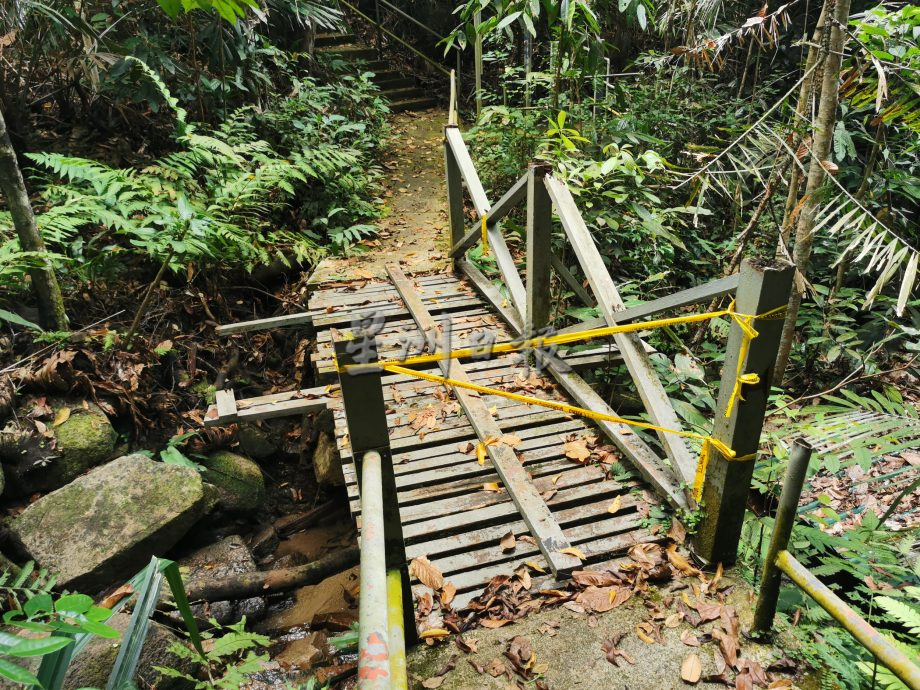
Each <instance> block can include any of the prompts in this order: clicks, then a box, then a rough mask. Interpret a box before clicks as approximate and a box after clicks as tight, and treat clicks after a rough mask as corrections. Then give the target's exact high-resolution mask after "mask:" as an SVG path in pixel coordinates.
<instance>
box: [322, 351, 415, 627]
mask: <svg viewBox="0 0 920 690" xmlns="http://www.w3.org/2000/svg"><path fill="white" fill-rule="evenodd" d="M354 342H356V341H337V342H335V344H334V346H335V359H336V362H337V363H338V365H339V366H349V365H355V364H359V366H357V367H353V368H351V369H349V370H348V371H347V372H345V373H340V374H339V384H340V386H341V389H342V404H343V405H344V407H345V419H346V421H347V423H348V440H349V443H350V444H351V450H352V458H354V462H355V469H356V475H357V476H358V478H359V482H360V479H361V477H362V475H363V473H362V467H361V465H362V461H363V460H362V459H363V457H364V454H365V453H367V452H369V451H374V452H376V453H379V455H380V474H381V488H382V491H383V530H384V536H383V540H384V549H385V551H386V568H387V570H399V571H400V574H401V578H402V585H403V587H402V590H403V612H404V616H405V621H404V625H405V629H406V635H407V637H408V638H410V639H408V640H407V641H409V642H410V643H411V642H414V639H415V630H416V628H415V619H414V617H413V608H412V590H411V589H410V587H409V570H408V567H407V563H406V547H405V543H404V542H403V535H402V520H401V519H400V516H399V501H398V497H397V494H396V475H395V474H394V472H393V456H392V454H391V453H390V434H389V429H388V427H387V413H386V405H385V404H384V400H383V383H382V378H383V371H382V370H381V369H380V368H379V367H377V366H376V364H375V363H376V362H377V343H376V340H375V339H374V338H372V337H368V338H366V340H365V342H364V343H363V345H362V350H364V351H365V352H367V353H368V354H369V357H368V358H367V362H360V363H357V362H356V360H355V353H354V352H349V351H348V350H349V347H348V346H349V344H352V343H354ZM358 489H359V491H363V487H361V486H360V484H359V486H358Z"/></svg>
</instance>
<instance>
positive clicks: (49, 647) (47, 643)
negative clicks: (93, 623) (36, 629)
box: [6, 637, 73, 657]
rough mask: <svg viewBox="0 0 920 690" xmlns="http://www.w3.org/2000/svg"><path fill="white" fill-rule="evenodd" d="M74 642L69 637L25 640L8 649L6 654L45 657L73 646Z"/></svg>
mask: <svg viewBox="0 0 920 690" xmlns="http://www.w3.org/2000/svg"><path fill="white" fill-rule="evenodd" d="M72 642H73V640H72V639H71V638H69V637H40V638H25V639H22V640H20V641H19V642H17V643H16V645H14V646H13V647H11V648H10V649H8V650H7V651H6V653H7V654H8V655H9V656H17V657H23V656H43V655H45V654H50V653H51V652H56V651H57V650H59V649H61V648H62V647H66V646H67V645H69V644H71V643H72Z"/></svg>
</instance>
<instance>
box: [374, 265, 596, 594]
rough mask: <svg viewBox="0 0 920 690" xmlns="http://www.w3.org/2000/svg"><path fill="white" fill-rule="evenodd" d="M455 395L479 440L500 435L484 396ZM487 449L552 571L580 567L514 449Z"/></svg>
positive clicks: (447, 369)
mask: <svg viewBox="0 0 920 690" xmlns="http://www.w3.org/2000/svg"><path fill="white" fill-rule="evenodd" d="M387 271H388V272H389V274H390V278H391V279H392V280H393V284H394V285H395V286H396V289H397V290H398V291H399V294H400V295H401V296H402V298H403V301H404V302H405V303H406V307H407V308H408V309H409V311H410V312H411V313H412V315H413V317H414V318H415V320H416V322H417V323H418V327H419V329H420V330H422V331H428V330H429V329H432V328H434V327H435V324H434V320H433V319H432V318H431V315H430V314H429V313H428V311H427V310H426V309H425V307H424V306H423V305H422V303H421V301H420V300H419V299H418V297H417V295H416V294H415V293H414V292H413V290H412V286H411V283H410V282H409V280H408V279H407V278H406V276H405V274H404V273H403V272H402V270H401V269H400V268H399V267H398V266H396V265H394V264H389V265H388V266H387ZM441 368H442V371H443V372H444V375H445V376H448V377H451V378H456V379H457V380H461V381H469V377H468V376H467V374H466V372H465V370H464V368H463V365H462V364H461V363H459V362H457V361H455V360H446V361H442V362H441ZM454 394H455V396H456V398H457V401H458V402H459V403H460V406H461V407H462V408H463V411H464V413H466V416H467V417H468V418H469V420H470V424H471V425H472V426H473V429H474V430H475V431H476V435H477V436H478V437H479V439H480V441H483V440H485V439H486V438H488V437H489V436H494V437H495V438H499V437H501V435H502V430H501V428H500V427H499V426H498V424H496V422H495V420H494V419H493V418H492V415H491V414H490V413H489V410H488V408H487V407H486V405H485V403H484V402H483V401H482V399H481V398H479V397H478V396H474V395H472V394H470V393H469V392H468V391H465V390H463V389H455V391H454ZM486 450H487V451H488V454H489V457H490V458H491V459H492V463H493V465H494V466H495V469H496V471H497V472H498V475H499V476H500V477H501V480H502V483H503V484H504V486H505V488H506V489H507V491H508V494H509V496H510V497H511V499H512V501H514V503H515V505H516V507H517V509H518V510H519V512H520V513H521V517H522V518H523V519H524V522H526V523H527V526H528V528H529V529H530V531H531V534H533V536H534V538H535V539H536V540H537V543H538V544H539V546H540V551H541V552H542V553H543V555H544V557H545V558H546V560H547V562H548V563H549V565H550V568H551V569H552V571H553V573H554V574H557V576H558V574H559V573H566V572H569V571H571V570H573V569H575V568H577V567H578V566H579V563H580V562H579V560H578V559H577V558H575V557H574V556H571V555H569V554H566V553H562V551H561V550H562V549H565V548H568V546H569V543H568V540H566V538H565V535H564V534H563V533H562V529H561V528H560V527H559V525H558V524H557V523H556V521H555V520H554V519H553V516H552V513H551V512H550V510H549V508H548V507H547V506H546V503H544V502H543V499H542V498H541V497H540V494H539V493H538V492H537V490H536V489H535V488H534V486H533V484H532V483H531V482H530V479H529V477H528V476H527V473H526V472H525V471H524V468H523V467H521V464H520V462H518V459H517V457H516V456H515V454H514V451H513V450H512V448H511V447H510V446H507V445H505V444H502V443H498V444H493V445H489V446H487V447H486Z"/></svg>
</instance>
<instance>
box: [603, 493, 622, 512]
mask: <svg viewBox="0 0 920 690" xmlns="http://www.w3.org/2000/svg"><path fill="white" fill-rule="evenodd" d="M622 505H623V497H622V496H617V497H616V498H615V499H613V503H611V504H610V506H609V507H608V508H607V512H608V513H618V512H620V507H621V506H622Z"/></svg>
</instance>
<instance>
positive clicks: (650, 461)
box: [467, 266, 691, 511]
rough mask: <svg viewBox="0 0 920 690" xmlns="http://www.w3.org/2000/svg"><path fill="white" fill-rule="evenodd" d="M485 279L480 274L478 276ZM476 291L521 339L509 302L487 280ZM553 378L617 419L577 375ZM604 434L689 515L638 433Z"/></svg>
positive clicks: (683, 496)
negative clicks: (510, 315)
mask: <svg viewBox="0 0 920 690" xmlns="http://www.w3.org/2000/svg"><path fill="white" fill-rule="evenodd" d="M470 268H471V269H472V270H473V271H476V272H477V273H478V271H477V270H476V269H475V267H472V266H470ZM467 275H469V273H467ZM479 275H480V276H482V274H481V273H479ZM470 279H471V280H472V282H473V285H474V287H475V288H476V289H477V290H478V291H479V293H480V294H481V295H482V296H483V298H484V299H485V300H487V301H488V302H489V303H490V304H491V305H492V306H493V307H494V308H495V310H496V311H497V312H498V313H499V315H500V316H501V317H502V318H503V319H504V321H505V323H507V324H508V326H509V327H510V328H511V329H513V331H514V334H515V335H521V333H522V328H521V324H520V322H517V323H516V322H515V321H513V320H512V319H509V318H508V315H509V310H508V308H507V306H506V305H505V304H504V303H505V302H507V300H505V299H504V298H503V297H502V295H501V293H499V292H498V290H496V289H495V286H493V285H492V284H491V283H490V282H489V281H488V280H485V279H484V277H483V279H482V280H475V279H474V278H472V276H471V277H470ZM548 369H549V372H550V374H552V375H553V377H554V378H555V379H556V380H557V381H558V382H559V384H560V385H561V386H562V387H563V388H565V390H566V391H567V392H568V393H569V395H571V396H572V399H573V400H574V401H575V402H576V403H577V404H578V405H579V406H581V407H584V408H586V409H589V410H596V411H598V412H603V413H605V414H612V415H615V414H616V412H614V411H613V410H612V409H611V408H610V406H609V405H608V404H607V402H606V401H605V400H604V399H603V398H601V397H600V396H599V395H598V394H597V393H595V392H594V390H593V389H592V388H591V386H589V385H588V383H587V382H586V381H585V380H584V379H583V378H582V377H581V376H579V375H578V374H576V373H575V372H571V371H570V372H564V371H561V370H559V369H557V368H556V367H554V366H550V367H549V368H548ZM596 423H597V425H598V427H599V428H600V429H601V431H603V432H604V434H605V435H606V436H607V438H609V439H610V440H611V442H613V444H614V445H615V446H616V447H617V448H619V449H620V451H621V452H622V453H623V455H624V456H625V457H626V461H627V462H628V463H629V464H630V465H632V466H633V467H634V468H636V470H637V471H638V472H639V473H640V474H641V475H642V476H643V477H644V478H645V480H646V481H647V482H649V484H651V485H652V487H654V488H655V489H656V490H657V491H658V492H659V494H660V495H661V496H662V497H663V498H664V499H665V500H666V501H667V502H668V503H670V504H671V506H672V507H674V508H676V509H678V510H685V511H689V510H690V509H691V503H690V500H689V492H688V491H686V490H685V489H684V487H682V486H680V485H679V484H678V482H677V480H676V479H675V477H674V474H673V472H670V471H669V470H667V469H666V468H664V467H663V466H662V463H661V458H660V457H658V455H656V454H655V451H653V450H652V449H651V448H650V447H649V445H648V444H647V443H645V442H644V441H643V440H642V439H640V438H639V437H638V436H636V433H635V432H634V431H633V430H632V429H630V428H629V427H628V426H626V425H623V424H612V423H609V422H596Z"/></svg>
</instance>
